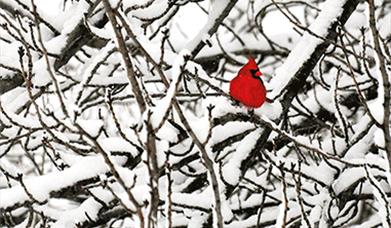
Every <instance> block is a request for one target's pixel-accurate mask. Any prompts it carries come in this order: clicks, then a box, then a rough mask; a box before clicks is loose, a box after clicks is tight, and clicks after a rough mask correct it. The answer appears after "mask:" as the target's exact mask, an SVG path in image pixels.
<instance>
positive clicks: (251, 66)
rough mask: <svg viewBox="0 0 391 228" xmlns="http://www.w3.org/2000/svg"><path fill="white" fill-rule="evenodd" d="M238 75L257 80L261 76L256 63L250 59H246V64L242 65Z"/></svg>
mask: <svg viewBox="0 0 391 228" xmlns="http://www.w3.org/2000/svg"><path fill="white" fill-rule="evenodd" d="M239 74H241V75H249V76H252V77H254V78H258V77H260V76H261V75H262V73H261V71H260V70H259V68H258V66H257V63H256V62H255V60H254V59H253V58H252V57H249V58H248V62H247V63H246V65H244V66H243V67H242V69H240V71H239Z"/></svg>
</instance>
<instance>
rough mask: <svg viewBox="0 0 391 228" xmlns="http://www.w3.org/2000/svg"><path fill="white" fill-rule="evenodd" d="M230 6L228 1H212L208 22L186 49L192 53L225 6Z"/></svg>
mask: <svg viewBox="0 0 391 228" xmlns="http://www.w3.org/2000/svg"><path fill="white" fill-rule="evenodd" d="M228 4H230V1H214V2H213V5H212V10H210V12H209V16H208V21H207V22H206V24H205V25H204V27H203V28H202V29H201V30H199V32H198V34H197V36H195V37H194V38H193V39H192V40H191V41H190V42H189V43H188V44H187V45H186V49H187V50H189V51H190V52H192V51H193V50H194V49H195V48H196V47H197V45H198V44H199V43H200V42H201V41H203V40H205V36H206V34H208V31H209V30H210V29H211V28H212V27H213V26H214V23H215V21H216V20H217V19H218V18H219V17H220V15H221V14H222V12H223V11H224V9H225V8H226V6H227V5H228Z"/></svg>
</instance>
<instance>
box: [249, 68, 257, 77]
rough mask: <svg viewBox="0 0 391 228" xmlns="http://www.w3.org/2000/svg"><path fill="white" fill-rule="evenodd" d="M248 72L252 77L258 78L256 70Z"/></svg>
mask: <svg viewBox="0 0 391 228" xmlns="http://www.w3.org/2000/svg"><path fill="white" fill-rule="evenodd" d="M250 72H251V75H252V76H253V77H258V76H259V73H258V72H259V70H257V69H251V70H250Z"/></svg>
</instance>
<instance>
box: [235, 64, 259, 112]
mask: <svg viewBox="0 0 391 228" xmlns="http://www.w3.org/2000/svg"><path fill="white" fill-rule="evenodd" d="M261 75H262V73H261V71H259V68H258V66H257V63H256V62H255V61H254V59H253V58H251V57H250V58H249V59H248V63H247V64H246V65H244V66H243V67H242V69H240V70H239V73H238V76H236V77H235V78H234V79H232V81H231V83H230V86H229V94H230V95H231V97H232V98H233V99H235V100H237V101H239V102H241V103H242V104H244V105H245V106H247V107H250V108H259V107H261V105H262V104H263V103H264V102H265V100H266V88H265V86H264V85H263V82H262V79H261Z"/></svg>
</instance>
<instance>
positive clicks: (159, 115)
mask: <svg viewBox="0 0 391 228" xmlns="http://www.w3.org/2000/svg"><path fill="white" fill-rule="evenodd" d="M189 55H190V52H189V51H188V50H186V49H184V50H182V51H181V52H180V53H179V55H178V57H177V59H176V60H175V62H174V64H173V66H172V67H173V70H172V81H171V84H170V87H169V88H168V90H167V93H166V96H165V97H164V98H162V99H161V100H160V101H158V102H157V104H156V106H155V107H153V108H151V110H150V111H147V112H146V114H144V115H145V117H144V119H145V120H146V121H147V120H148V114H149V113H151V116H150V123H151V124H152V126H153V128H155V129H156V128H159V127H160V125H161V124H163V120H164V118H166V117H167V115H168V112H169V109H170V107H171V105H172V102H173V99H174V97H175V94H176V91H177V89H178V86H179V82H180V79H181V74H182V67H183V65H184V64H185V57H186V56H189Z"/></svg>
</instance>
